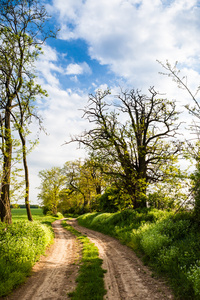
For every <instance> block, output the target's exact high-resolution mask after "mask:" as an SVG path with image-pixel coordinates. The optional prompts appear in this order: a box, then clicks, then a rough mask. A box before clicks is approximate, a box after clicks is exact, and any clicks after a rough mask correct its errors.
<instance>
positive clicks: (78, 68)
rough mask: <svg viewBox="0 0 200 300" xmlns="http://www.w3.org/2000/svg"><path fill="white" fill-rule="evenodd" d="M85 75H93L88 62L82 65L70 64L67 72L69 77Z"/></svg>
mask: <svg viewBox="0 0 200 300" xmlns="http://www.w3.org/2000/svg"><path fill="white" fill-rule="evenodd" d="M84 73H87V74H91V69H90V67H89V66H88V64H87V63H86V62H83V63H80V64H69V65H68V66H67V69H66V72H65V74H67V75H81V74H84Z"/></svg>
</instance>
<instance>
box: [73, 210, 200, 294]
mask: <svg viewBox="0 0 200 300" xmlns="http://www.w3.org/2000/svg"><path fill="white" fill-rule="evenodd" d="M78 222H79V224H80V225H82V226H85V227H88V228H92V229H94V230H98V231H101V232H103V233H106V234H109V235H111V236H114V237H116V238H118V239H119V240H120V241H121V242H122V243H124V244H126V245H128V246H129V247H131V248H132V249H133V250H135V251H136V252H137V253H138V254H142V256H143V259H144V262H145V263H146V264H148V265H150V266H151V267H152V268H153V269H154V271H155V272H157V274H161V275H162V276H165V277H166V278H168V280H169V282H170V284H171V286H172V288H173V290H174V293H175V295H176V296H177V297H178V299H184V300H186V299H192V300H199V299H200V231H199V225H198V224H196V222H195V220H194V219H193V216H192V214H191V213H189V212H181V213H178V214H176V215H174V214H173V213H172V212H163V211H158V210H145V211H133V210H125V211H122V212H117V213H92V214H85V215H82V216H80V217H79V218H78Z"/></svg>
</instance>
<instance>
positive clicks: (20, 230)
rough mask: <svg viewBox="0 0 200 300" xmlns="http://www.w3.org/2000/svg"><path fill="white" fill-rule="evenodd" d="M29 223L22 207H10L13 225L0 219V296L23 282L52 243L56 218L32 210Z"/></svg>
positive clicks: (37, 210) (39, 210)
mask: <svg viewBox="0 0 200 300" xmlns="http://www.w3.org/2000/svg"><path fill="white" fill-rule="evenodd" d="M32 214H33V218H34V220H37V221H33V222H29V221H26V219H27V216H26V210H25V209H13V210H12V215H13V224H11V225H8V224H5V223H1V222H0V296H6V295H8V294H9V293H10V292H11V291H12V290H13V289H14V288H15V287H17V286H18V285H19V284H21V283H23V282H24V281H25V279H26V277H27V276H28V275H29V274H30V271H31V269H32V266H33V265H34V264H35V262H36V261H37V260H38V259H39V258H40V256H41V254H44V252H45V249H46V247H47V246H48V245H50V244H51V243H52V242H53V238H54V234H53V230H52V227H51V223H52V222H53V221H55V220H56V219H58V217H53V216H43V214H42V210H41V209H34V210H32Z"/></svg>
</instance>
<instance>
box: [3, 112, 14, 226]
mask: <svg viewBox="0 0 200 300" xmlns="http://www.w3.org/2000/svg"><path fill="white" fill-rule="evenodd" d="M4 140H5V148H4V149H3V178H2V185H1V205H0V209H1V211H0V213H1V221H2V222H5V223H8V224H11V223H12V215H11V208H10V174H11V159H12V139H11V129H10V110H9V109H6V111H5V136H4Z"/></svg>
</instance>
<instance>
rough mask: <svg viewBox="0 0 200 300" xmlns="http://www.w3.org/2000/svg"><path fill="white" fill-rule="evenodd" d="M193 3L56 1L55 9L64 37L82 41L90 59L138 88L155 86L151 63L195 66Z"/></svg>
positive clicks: (196, 27)
mask: <svg viewBox="0 0 200 300" xmlns="http://www.w3.org/2000/svg"><path fill="white" fill-rule="evenodd" d="M66 2H67V3H66ZM196 4H197V1H196V0H191V1H190V0H174V1H166V0H162V1H161V0H141V1H134V0H110V1H107V0H102V1H93V0H86V1H61V0H59V1H57V0H56V1H54V8H55V9H56V10H57V11H58V12H59V13H60V22H61V24H62V26H63V27H62V29H61V36H62V37H63V38H66V39H68V38H69V39H71V38H74V39H75V38H81V39H84V40H85V41H86V42H87V43H88V45H89V53H90V56H91V58H93V59H97V60H98V61H99V62H100V63H101V64H107V65H109V66H110V69H111V70H112V71H113V72H114V73H115V74H117V75H118V76H121V77H124V78H126V79H127V80H129V81H132V82H133V83H134V84H136V85H140V86H141V85H142V84H146V85H152V84H154V82H152V81H153V80H152V73H153V72H154V74H156V73H157V72H158V70H159V66H158V64H157V63H156V59H158V60H162V61H163V60H164V61H165V60H166V59H169V60H170V61H172V62H175V61H176V60H179V62H180V63H182V64H187V65H188V66H189V67H191V68H192V67H195V66H196V65H197V63H198V65H199V53H200V41H199V25H200V21H199V10H200V8H199V7H197V6H195V5H196ZM66 20H67V21H66Z"/></svg>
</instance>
